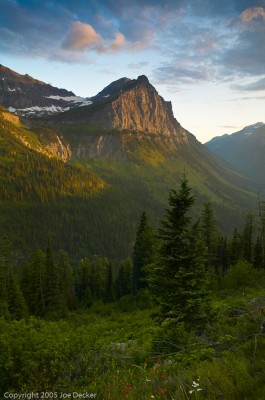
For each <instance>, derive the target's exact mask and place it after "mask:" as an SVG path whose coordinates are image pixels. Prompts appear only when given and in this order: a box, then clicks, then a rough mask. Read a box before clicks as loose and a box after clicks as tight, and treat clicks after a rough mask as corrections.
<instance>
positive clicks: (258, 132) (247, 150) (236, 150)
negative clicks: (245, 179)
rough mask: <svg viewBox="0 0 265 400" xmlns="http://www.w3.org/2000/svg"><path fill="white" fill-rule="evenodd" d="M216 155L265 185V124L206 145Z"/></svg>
mask: <svg viewBox="0 0 265 400" xmlns="http://www.w3.org/2000/svg"><path fill="white" fill-rule="evenodd" d="M205 146H206V147H207V148H208V149H209V150H210V151H212V152H213V153H214V154H216V155H217V156H219V157H220V158H222V159H223V160H225V161H227V162H228V163H229V164H231V165H232V166H233V167H234V168H237V169H238V170H240V171H241V172H243V173H244V174H246V175H247V176H249V177H251V178H253V179H255V180H256V181H258V182H260V183H262V184H263V185H264V174H265V124H264V123H263V122H257V123H256V124H253V125H249V126H246V127H245V128H243V129H242V130H240V131H237V132H234V133H233V134H231V135H228V134H225V135H223V136H217V137H214V138H213V139H211V140H210V141H209V142H207V143H205Z"/></svg>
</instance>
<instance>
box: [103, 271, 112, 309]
mask: <svg viewBox="0 0 265 400" xmlns="http://www.w3.org/2000/svg"><path fill="white" fill-rule="evenodd" d="M112 301H114V288H113V275H112V264H111V263H109V264H108V266H107V276H106V283H105V290H104V294H103V302H104V303H111V302H112Z"/></svg>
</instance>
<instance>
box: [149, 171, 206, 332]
mask: <svg viewBox="0 0 265 400" xmlns="http://www.w3.org/2000/svg"><path fill="white" fill-rule="evenodd" d="M194 201H195V198H194V196H193V195H192V193H191V189H190V187H189V186H188V182H187V179H186V177H183V178H182V180H181V183H180V188H179V191H176V190H171V191H170V194H169V208H168V209H167V210H166V216H165V219H164V220H163V221H161V227H160V229H159V230H158V237H159V239H160V249H159V254H158V257H157V260H156V262H155V263H154V264H153V266H152V271H151V274H150V287H151V290H152V293H153V296H154V299H155V300H156V301H157V303H158V304H159V306H160V310H159V313H158V318H159V320H160V321H161V322H163V321H166V320H167V321H168V320H171V321H172V323H174V324H175V323H180V322H182V323H184V325H185V326H186V328H187V329H201V328H203V326H204V325H205V324H206V322H207V321H208V319H209V315H210V310H211V306H210V297H209V291H208V286H207V285H208V279H207V275H206V271H205V247H204V245H203V243H202V241H201V239H200V235H199V232H198V227H197V226H195V227H192V226H191V217H190V216H189V214H188V212H189V211H190V209H191V207H192V205H193V204H194Z"/></svg>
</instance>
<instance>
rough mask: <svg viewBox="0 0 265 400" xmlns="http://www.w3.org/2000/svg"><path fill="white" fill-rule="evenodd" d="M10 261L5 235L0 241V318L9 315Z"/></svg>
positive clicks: (8, 246) (7, 241)
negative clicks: (8, 276)
mask: <svg viewBox="0 0 265 400" xmlns="http://www.w3.org/2000/svg"><path fill="white" fill-rule="evenodd" d="M9 263H10V243H9V240H8V238H7V237H4V238H2V239H1V241H0V318H1V317H5V318H7V317H8V316H9V311H8V298H7V275H8V268H9Z"/></svg>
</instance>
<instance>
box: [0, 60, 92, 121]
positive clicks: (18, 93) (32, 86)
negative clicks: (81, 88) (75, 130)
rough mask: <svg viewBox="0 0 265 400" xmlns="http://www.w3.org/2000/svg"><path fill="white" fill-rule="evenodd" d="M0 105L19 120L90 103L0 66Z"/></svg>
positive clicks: (87, 100)
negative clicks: (19, 118)
mask: <svg viewBox="0 0 265 400" xmlns="http://www.w3.org/2000/svg"><path fill="white" fill-rule="evenodd" d="M0 103H1V104H3V105H4V106H5V107H7V108H8V109H9V111H11V112H15V113H16V114H18V115H20V116H25V115H26V116H35V115H47V114H54V113H58V112H63V111H66V110H69V109H70V108H74V107H78V106H82V105H84V104H85V105H87V104H91V101H90V100H89V99H84V98H82V97H78V96H76V95H75V94H74V93H73V92H69V91H68V90H66V89H58V88H56V87H54V86H52V85H49V84H46V83H44V82H42V81H39V80H37V79H34V78H32V77H31V76H29V75H28V74H26V75H20V74H18V73H17V72H15V71H12V70H11V69H9V68H7V67H4V66H3V65H0Z"/></svg>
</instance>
